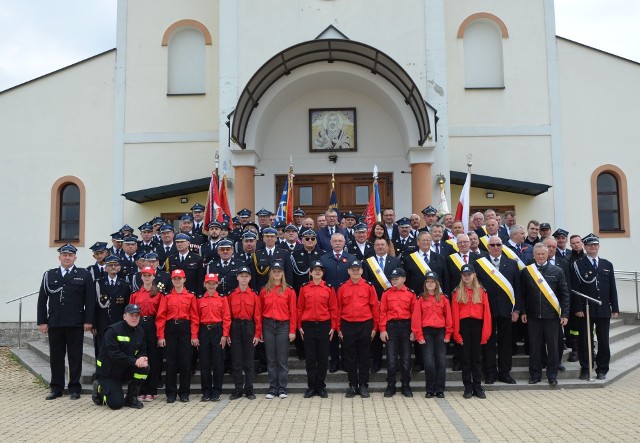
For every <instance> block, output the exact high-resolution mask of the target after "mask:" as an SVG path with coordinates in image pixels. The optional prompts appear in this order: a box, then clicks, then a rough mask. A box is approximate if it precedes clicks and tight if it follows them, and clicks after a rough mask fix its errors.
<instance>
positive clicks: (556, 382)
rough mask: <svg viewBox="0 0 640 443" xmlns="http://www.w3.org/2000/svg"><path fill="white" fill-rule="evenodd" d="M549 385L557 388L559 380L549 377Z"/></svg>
mask: <svg viewBox="0 0 640 443" xmlns="http://www.w3.org/2000/svg"><path fill="white" fill-rule="evenodd" d="M549 386H552V387H554V388H555V387H556V386H558V380H556V379H555V378H550V379H549Z"/></svg>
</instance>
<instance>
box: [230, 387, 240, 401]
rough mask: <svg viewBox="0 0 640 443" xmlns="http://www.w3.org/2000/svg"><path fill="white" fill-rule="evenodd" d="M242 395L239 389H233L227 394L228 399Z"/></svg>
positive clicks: (235, 398) (234, 398)
mask: <svg viewBox="0 0 640 443" xmlns="http://www.w3.org/2000/svg"><path fill="white" fill-rule="evenodd" d="M240 397H242V391H241V390H240V389H234V390H233V392H231V395H230V396H229V400H237V399H239V398H240Z"/></svg>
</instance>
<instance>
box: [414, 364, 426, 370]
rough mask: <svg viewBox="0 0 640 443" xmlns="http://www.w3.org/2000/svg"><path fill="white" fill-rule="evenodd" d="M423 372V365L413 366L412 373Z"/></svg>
mask: <svg viewBox="0 0 640 443" xmlns="http://www.w3.org/2000/svg"><path fill="white" fill-rule="evenodd" d="M422 371H424V366H423V365H414V366H413V372H422Z"/></svg>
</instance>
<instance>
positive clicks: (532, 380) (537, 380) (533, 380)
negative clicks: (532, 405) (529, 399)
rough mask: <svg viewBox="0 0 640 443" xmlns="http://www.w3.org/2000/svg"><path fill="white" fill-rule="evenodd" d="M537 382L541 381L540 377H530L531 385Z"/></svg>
mask: <svg viewBox="0 0 640 443" xmlns="http://www.w3.org/2000/svg"><path fill="white" fill-rule="evenodd" d="M536 383H540V379H539V378H530V379H529V384H530V385H535V384H536Z"/></svg>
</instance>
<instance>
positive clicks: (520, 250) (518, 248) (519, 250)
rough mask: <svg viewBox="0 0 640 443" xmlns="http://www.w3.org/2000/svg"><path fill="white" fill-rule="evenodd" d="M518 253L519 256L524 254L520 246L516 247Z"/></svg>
mask: <svg viewBox="0 0 640 443" xmlns="http://www.w3.org/2000/svg"><path fill="white" fill-rule="evenodd" d="M516 251H518V254H521V253H522V249H520V245H516Z"/></svg>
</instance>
